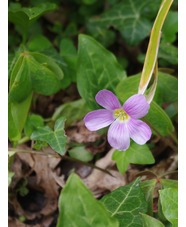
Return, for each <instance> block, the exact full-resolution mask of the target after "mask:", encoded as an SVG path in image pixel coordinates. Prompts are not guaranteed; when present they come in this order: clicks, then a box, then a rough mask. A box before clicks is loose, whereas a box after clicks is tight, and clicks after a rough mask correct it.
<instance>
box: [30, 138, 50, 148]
mask: <svg viewBox="0 0 186 227" xmlns="http://www.w3.org/2000/svg"><path fill="white" fill-rule="evenodd" d="M47 146H48V144H47V142H45V141H40V140H37V141H36V142H35V143H34V145H33V148H34V149H36V150H40V149H41V148H43V147H47Z"/></svg>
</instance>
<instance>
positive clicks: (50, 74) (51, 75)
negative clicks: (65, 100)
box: [26, 52, 63, 95]
mask: <svg viewBox="0 0 186 227" xmlns="http://www.w3.org/2000/svg"><path fill="white" fill-rule="evenodd" d="M26 60H27V62H28V64H29V67H30V71H31V80H32V88H33V90H34V91H36V92H38V93H39V94H42V95H52V94H55V93H56V92H58V91H59V90H60V80H61V79H62V78H63V72H62V70H61V68H60V67H59V66H58V65H57V64H56V63H55V62H54V61H53V60H52V59H51V58H49V57H48V56H46V55H44V54H40V53H35V52H30V53H29V54H28V55H27V56H26Z"/></svg>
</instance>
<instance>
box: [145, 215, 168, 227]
mask: <svg viewBox="0 0 186 227" xmlns="http://www.w3.org/2000/svg"><path fill="white" fill-rule="evenodd" d="M141 216H142V219H143V227H149V226H153V227H165V226H164V224H163V223H162V222H160V221H159V220H157V219H155V218H153V217H151V216H149V215H147V214H141Z"/></svg>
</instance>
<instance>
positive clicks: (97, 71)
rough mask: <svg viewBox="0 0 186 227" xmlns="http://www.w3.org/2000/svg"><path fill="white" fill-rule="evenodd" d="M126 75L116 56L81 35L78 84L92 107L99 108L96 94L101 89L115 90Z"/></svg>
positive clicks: (81, 92)
mask: <svg viewBox="0 0 186 227" xmlns="http://www.w3.org/2000/svg"><path fill="white" fill-rule="evenodd" d="M124 77H126V74H125V71H124V70H123V69H122V68H121V66H120V65H119V64H118V62H117V60H116V58H115V56H114V55H113V54H112V53H111V52H109V51H108V50H106V49H105V48H104V47H103V46H101V45H100V44H99V43H98V42H97V41H95V40H94V39H93V38H91V37H89V36H87V35H80V36H79V50H78V72H77V86H78V91H79V93H80V95H81V97H82V98H84V99H85V100H86V102H87V104H88V105H89V107H90V108H91V109H96V108H98V107H99V106H98V104H97V103H96V101H95V95H96V94H97V92H98V91H99V90H101V89H108V90H110V91H112V92H115V87H116V85H117V84H118V82H119V81H120V80H121V79H123V78H124Z"/></svg>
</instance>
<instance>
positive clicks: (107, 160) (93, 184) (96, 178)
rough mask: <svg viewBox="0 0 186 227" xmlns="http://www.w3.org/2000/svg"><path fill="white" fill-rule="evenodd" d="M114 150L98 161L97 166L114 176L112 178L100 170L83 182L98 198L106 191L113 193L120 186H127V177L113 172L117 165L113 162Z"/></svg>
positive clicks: (95, 170) (94, 171) (93, 172)
mask: <svg viewBox="0 0 186 227" xmlns="http://www.w3.org/2000/svg"><path fill="white" fill-rule="evenodd" d="M113 152H114V149H111V150H110V151H109V152H108V153H107V155H106V156H105V157H104V158H101V159H100V160H98V161H97V162H96V163H95V165H96V166H98V167H100V168H102V169H107V170H108V171H109V172H110V173H111V174H112V175H113V176H110V175H108V174H106V173H104V172H101V171H100V170H97V169H94V170H93V171H92V173H91V174H90V175H89V176H88V177H87V178H85V179H83V182H84V183H85V185H86V186H87V187H88V188H89V189H90V190H91V191H92V193H93V194H94V196H95V197H96V198H98V197H100V196H101V195H103V194H104V192H106V191H113V190H115V189H116V188H118V187H120V186H124V185H126V179H125V176H123V175H121V173H119V172H118V171H116V170H111V167H113V166H114V165H115V162H114V161H113V160H112V154H113Z"/></svg>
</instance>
